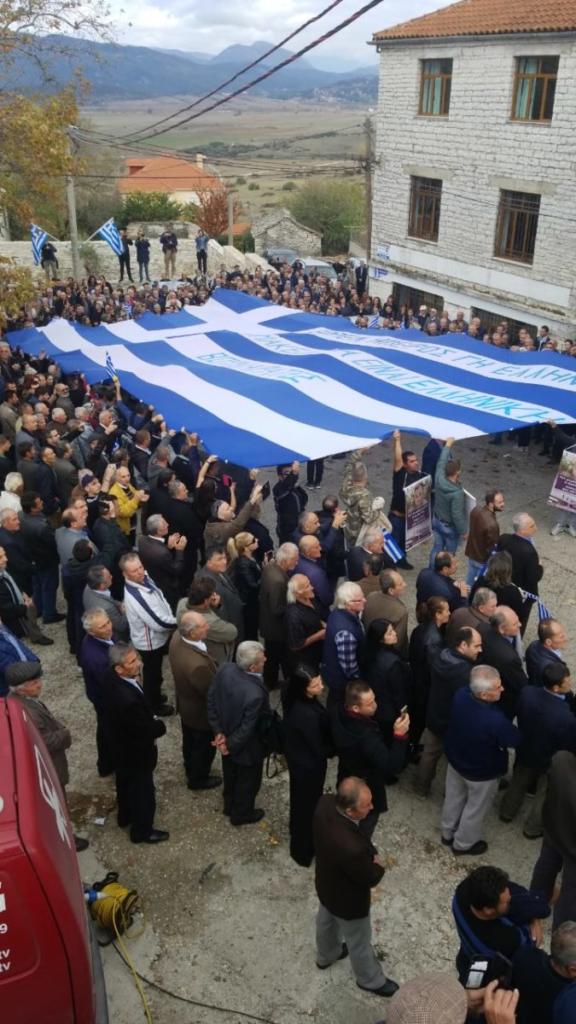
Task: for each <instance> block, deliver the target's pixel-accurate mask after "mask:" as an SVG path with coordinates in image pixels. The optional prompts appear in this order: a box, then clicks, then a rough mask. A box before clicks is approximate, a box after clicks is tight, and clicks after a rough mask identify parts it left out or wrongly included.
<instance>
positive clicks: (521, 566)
mask: <svg viewBox="0 0 576 1024" xmlns="http://www.w3.org/2000/svg"><path fill="white" fill-rule="evenodd" d="M512 526H513V527H514V533H503V534H502V536H501V537H500V540H499V541H498V550H499V551H507V552H508V554H509V555H510V557H511V559H512V582H513V583H515V584H516V586H517V587H520V588H521V590H525V591H527V593H529V594H535V595H536V596H538V584H539V582H540V580H541V579H542V576H543V573H544V569H543V567H542V566H541V565H540V559H539V558H538V552H537V551H536V548H535V547H534V541H533V537H534V534H535V533H536V531H537V529H538V527H537V526H536V523H535V522H534V520H533V518H532V516H529V515H528V513H527V512H519V513H518V515H517V516H514V519H513V520H512ZM533 604H534V601H533V600H532V599H531V598H526V600H525V602H524V608H523V612H522V616H521V620H522V635H524V631H525V629H526V626H527V624H528V617H529V615H530V610H531V608H532V605H533Z"/></svg>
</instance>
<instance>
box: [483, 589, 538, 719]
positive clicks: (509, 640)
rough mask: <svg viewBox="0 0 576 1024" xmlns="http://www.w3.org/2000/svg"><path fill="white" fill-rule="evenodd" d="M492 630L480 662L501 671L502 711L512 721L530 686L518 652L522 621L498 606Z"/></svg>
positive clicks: (509, 610)
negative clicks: (519, 702)
mask: <svg viewBox="0 0 576 1024" xmlns="http://www.w3.org/2000/svg"><path fill="white" fill-rule="evenodd" d="M490 627H491V628H490V632H489V633H487V634H486V636H484V637H483V639H482V656H481V658H480V660H481V662H482V664H483V665H492V668H497V669H498V671H499V673H500V678H501V679H502V686H503V687H504V693H503V694H502V697H501V700H500V708H501V710H502V711H503V712H504V714H505V715H507V716H508V718H510V719H513V718H514V715H515V714H516V705H517V703H518V698H519V696H520V691H521V690H522V687H523V686H526V685H527V683H528V676H527V675H526V673H525V671H524V667H523V665H522V659H521V657H520V655H519V654H518V649H517V645H518V642H519V638H520V619H519V618H518V616H517V615H516V612H515V611H512V608H507V607H506V605H498V607H497V608H496V611H495V612H494V615H493V616H492V618H491V619H490Z"/></svg>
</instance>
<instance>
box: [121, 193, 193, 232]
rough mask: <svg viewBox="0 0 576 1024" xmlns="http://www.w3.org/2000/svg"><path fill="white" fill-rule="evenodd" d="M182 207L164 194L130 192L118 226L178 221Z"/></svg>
mask: <svg viewBox="0 0 576 1024" xmlns="http://www.w3.org/2000/svg"><path fill="white" fill-rule="evenodd" d="M183 213H184V207H183V206H182V204H181V203H177V202H175V201H174V199H171V198H170V196H169V195H168V194H167V193H166V192H130V194H129V195H127V196H126V200H125V202H124V208H123V210H122V214H121V216H120V218H119V219H120V224H121V225H122V226H123V227H126V225H127V224H129V223H130V222H131V221H145V222H148V223H153V222H155V221H174V220H180V218H181V217H182V215H183Z"/></svg>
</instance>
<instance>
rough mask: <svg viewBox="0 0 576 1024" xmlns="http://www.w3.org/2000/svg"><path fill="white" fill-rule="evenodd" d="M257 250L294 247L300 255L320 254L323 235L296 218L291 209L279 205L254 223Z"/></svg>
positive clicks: (253, 233) (253, 230)
mask: <svg viewBox="0 0 576 1024" xmlns="http://www.w3.org/2000/svg"><path fill="white" fill-rule="evenodd" d="M252 236H253V238H254V245H255V248H256V252H264V250H265V249H268V248H274V247H276V248H280V249H294V250H295V252H297V253H298V255H299V256H320V254H321V252H322V235H321V234H320V232H319V231H314V230H313V229H312V228H307V227H306V226H305V225H304V224H300V223H299V222H298V221H297V220H295V219H294V217H293V216H292V214H291V213H290V211H289V210H286V209H284V207H281V206H278V207H277V208H276V209H274V210H271V211H270V212H269V213H266V214H265V215H264V216H262V217H259V218H258V219H257V220H255V221H254V222H253V223H252Z"/></svg>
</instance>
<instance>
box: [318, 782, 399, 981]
mask: <svg viewBox="0 0 576 1024" xmlns="http://www.w3.org/2000/svg"><path fill="white" fill-rule="evenodd" d="M371 810H372V794H371V792H370V789H369V788H368V786H367V785H366V783H365V782H364V780H363V779H358V778H355V777H354V776H352V777H350V778H347V779H343V780H342V781H341V782H340V784H339V786H338V791H337V793H336V795H334V794H332V793H325V794H324V796H322V797H320V800H319V801H318V804H317V806H316V811H315V812H314V824H313V829H314V848H315V851H316V892H317V894H318V900H319V907H318V913H317V915H316V965H317V967H319V968H320V970H322V971H323V970H325V969H326V968H327V967H331V965H332V964H333V963H336V961H337V960H343V959H344V958H345V957H346V956H348V955H349V956H350V962H351V966H352V970H353V972H354V976H355V978H356V984H357V985H358V987H359V988H361V989H364V991H366V992H372V993H374V995H377V996H393V995H394V993H395V992H396V991H397V989H398V985H397V984H396V982H395V981H392V980H391V979H386V975H385V974H384V972H383V970H382V966H381V964H380V962H379V961H378V960H377V958H376V954H375V952H374V949H373V948H372V926H371V921H370V892H371V890H372V889H374V888H375V887H376V886H377V885H378V883H379V882H381V881H382V878H383V876H384V870H385V869H384V865H383V863H382V861H381V860H380V858H379V856H378V851H377V850H376V847H375V846H373V845H372V842H371V840H370V839H369V838H368V836H367V835H366V834H365V833H364V832H363V831H362V830H361V829H360V828H359V827H358V826H359V824H360V823H361V822H362V821H363V820H364V819H365V818H366V817H367V816H368V815H369V814H370V812H371Z"/></svg>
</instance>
